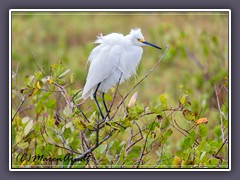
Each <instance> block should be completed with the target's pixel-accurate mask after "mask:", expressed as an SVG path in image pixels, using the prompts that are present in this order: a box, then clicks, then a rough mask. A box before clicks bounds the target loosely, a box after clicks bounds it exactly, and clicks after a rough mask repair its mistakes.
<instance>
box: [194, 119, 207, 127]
mask: <svg viewBox="0 0 240 180" xmlns="http://www.w3.org/2000/svg"><path fill="white" fill-rule="evenodd" d="M202 123H204V124H207V123H208V119H207V118H200V119H198V120H197V121H196V122H195V126H197V125H199V124H202Z"/></svg>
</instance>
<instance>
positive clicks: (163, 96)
mask: <svg viewBox="0 0 240 180" xmlns="http://www.w3.org/2000/svg"><path fill="white" fill-rule="evenodd" d="M159 98H160V101H161V103H163V104H165V103H166V102H167V97H166V95H165V94H161V95H160V96H159Z"/></svg>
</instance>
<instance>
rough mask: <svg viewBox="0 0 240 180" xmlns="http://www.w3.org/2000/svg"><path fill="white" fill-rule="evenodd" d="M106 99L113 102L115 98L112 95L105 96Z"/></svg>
mask: <svg viewBox="0 0 240 180" xmlns="http://www.w3.org/2000/svg"><path fill="white" fill-rule="evenodd" d="M104 99H105V100H106V101H112V100H113V97H112V96H111V95H110V94H105V95H104Z"/></svg>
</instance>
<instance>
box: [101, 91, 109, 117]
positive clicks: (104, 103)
mask: <svg viewBox="0 0 240 180" xmlns="http://www.w3.org/2000/svg"><path fill="white" fill-rule="evenodd" d="M104 95H105V93H104V92H103V93H102V99H103V105H104V107H105V110H106V112H107V117H108V119H109V120H110V115H109V113H110V112H109V110H108V108H107V105H106V102H105V99H104Z"/></svg>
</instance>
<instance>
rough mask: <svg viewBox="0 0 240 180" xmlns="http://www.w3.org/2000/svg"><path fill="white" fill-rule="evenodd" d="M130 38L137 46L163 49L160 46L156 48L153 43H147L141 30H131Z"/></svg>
mask: <svg viewBox="0 0 240 180" xmlns="http://www.w3.org/2000/svg"><path fill="white" fill-rule="evenodd" d="M129 36H130V38H131V41H132V43H133V44H134V45H136V46H152V47H155V48H157V49H162V48H160V47H159V46H156V45H154V44H152V43H149V42H147V41H145V40H144V37H143V35H142V32H141V29H140V28H135V29H131V31H130V33H129Z"/></svg>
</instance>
